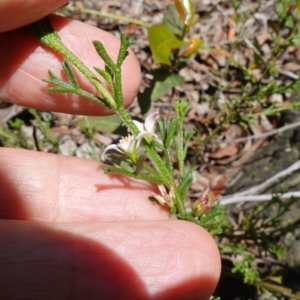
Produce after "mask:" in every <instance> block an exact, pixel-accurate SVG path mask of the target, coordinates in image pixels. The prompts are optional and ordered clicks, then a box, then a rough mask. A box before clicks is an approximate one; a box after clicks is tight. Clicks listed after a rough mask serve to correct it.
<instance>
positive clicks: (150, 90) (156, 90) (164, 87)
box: [137, 67, 184, 114]
mask: <svg viewBox="0 0 300 300" xmlns="http://www.w3.org/2000/svg"><path fill="white" fill-rule="evenodd" d="M152 75H153V80H152V82H151V86H150V87H147V88H145V90H144V91H143V92H142V93H139V94H138V96H137V97H138V102H139V106H140V108H141V112H142V114H146V113H147V112H148V111H149V109H150V107H151V102H152V101H155V100H157V99H159V98H161V97H163V96H164V95H165V94H166V93H167V92H168V90H169V89H170V88H172V87H174V86H176V85H181V84H183V83H184V78H183V77H181V76H179V75H177V74H172V73H170V71H169V70H168V69H166V68H164V67H161V68H159V69H156V70H154V71H153V73H152Z"/></svg>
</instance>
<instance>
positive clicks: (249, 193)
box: [220, 160, 300, 205]
mask: <svg viewBox="0 0 300 300" xmlns="http://www.w3.org/2000/svg"><path fill="white" fill-rule="evenodd" d="M299 169H300V160H298V161H297V162H295V163H294V164H292V165H291V166H289V167H288V168H287V169H285V170H283V171H281V172H279V173H277V174H276V175H275V176H273V177H271V178H269V179H268V180H266V181H265V182H263V183H261V184H259V185H257V186H254V187H252V188H250V189H248V190H246V191H243V192H240V193H236V194H233V195H227V196H224V197H222V198H221V200H220V203H221V204H222V205H228V204H232V203H241V202H245V201H269V200H271V199H272V194H264V195H257V194H259V193H260V192H262V191H264V190H266V189H267V188H268V187H270V186H272V185H273V184H274V183H275V182H276V181H279V180H281V179H283V178H284V177H287V176H288V175H290V174H292V173H294V172H296V171H297V170H299ZM292 196H294V197H300V191H299V192H298V191H297V192H289V193H285V194H282V195H281V198H282V199H286V198H289V197H292Z"/></svg>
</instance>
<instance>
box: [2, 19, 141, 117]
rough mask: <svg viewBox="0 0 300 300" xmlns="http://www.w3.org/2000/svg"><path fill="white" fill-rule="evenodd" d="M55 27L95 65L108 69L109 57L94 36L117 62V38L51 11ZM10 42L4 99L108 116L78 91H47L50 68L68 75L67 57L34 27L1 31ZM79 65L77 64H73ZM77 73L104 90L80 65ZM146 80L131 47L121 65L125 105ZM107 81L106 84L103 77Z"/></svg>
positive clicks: (75, 50) (77, 52)
mask: <svg viewBox="0 0 300 300" xmlns="http://www.w3.org/2000/svg"><path fill="white" fill-rule="evenodd" d="M51 21H52V24H53V27H54V28H55V30H57V31H58V32H59V35H60V36H61V39H62V41H63V43H64V44H65V45H66V46H67V48H69V49H70V50H71V51H72V52H73V53H74V54H75V55H76V56H77V57H79V58H80V60H82V61H83V63H84V64H86V66H87V67H88V68H89V69H90V70H93V68H94V67H95V66H96V67H98V68H100V69H103V68H104V62H103V61H102V60H101V59H100V57H99V56H98V54H97V52H96V51H95V49H94V47H93V45H92V41H93V40H100V41H101V42H102V43H103V44H104V46H105V48H106V50H107V52H108V53H109V55H110V56H111V58H112V59H113V61H116V59H117V56H118V51H119V47H120V41H119V39H118V38H116V37H114V36H112V35H111V34H109V33H108V32H105V31H103V30H101V29H98V28H96V27H92V26H89V25H87V24H84V23H81V22H78V21H75V20H70V19H66V18H63V17H59V16H51ZM1 40H3V42H4V45H5V47H2V48H1V49H0V65H1V66H2V72H1V75H0V87H1V92H0V99H1V100H3V101H8V100H9V101H11V102H13V103H15V104H19V105H22V106H27V107H32V108H37V109H40V110H51V111H59V112H64V113H72V114H82V115H105V114H109V113H111V111H109V110H108V109H107V108H105V107H104V106H102V105H99V104H98V103H95V102H92V101H91V100H87V99H85V98H82V97H80V96H78V95H76V94H66V93H64V94H62V93H54V94H46V93H45V90H46V88H47V87H49V85H48V84H46V83H45V82H42V79H48V78H49V77H48V76H49V75H48V70H51V71H53V73H54V74H56V75H57V76H59V77H61V76H62V77H63V76H65V75H64V73H63V70H62V66H61V62H62V61H63V60H64V58H63V57H62V56H61V55H59V54H58V53H57V52H55V51H53V50H51V49H49V48H47V47H45V46H42V45H41V44H40V43H39V41H38V39H37V38H35V37H34V36H33V35H32V33H31V32H29V30H26V29H25V28H20V29H17V30H14V31H11V32H7V33H4V34H2V35H0V43H1ZM74 69H75V68H74ZM75 74H76V76H77V77H78V81H79V83H80V85H81V87H82V88H83V89H85V90H87V91H88V92H91V93H95V94H96V95H99V93H98V92H97V91H96V90H95V88H94V87H93V86H92V85H91V84H90V83H89V81H88V80H87V79H86V78H85V77H84V76H83V75H82V74H81V73H80V72H79V71H77V70H75ZM140 81H141V71H140V66H139V63H138V61H137V59H136V57H135V55H134V53H133V52H132V51H131V50H129V55H128V56H127V57H126V59H125V61H124V63H123V65H122V91H123V97H124V105H125V107H127V106H129V105H130V104H131V102H132V101H133V100H134V99H135V96H136V94H137V92H138V89H139V85H140ZM103 83H104V85H107V84H106V83H105V82H104V81H103Z"/></svg>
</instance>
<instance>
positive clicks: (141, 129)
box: [133, 120, 145, 132]
mask: <svg viewBox="0 0 300 300" xmlns="http://www.w3.org/2000/svg"><path fill="white" fill-rule="evenodd" d="M133 123H134V124H135V126H136V127H137V128H138V130H139V131H140V132H143V131H145V128H144V124H143V123H141V122H139V121H136V120H133Z"/></svg>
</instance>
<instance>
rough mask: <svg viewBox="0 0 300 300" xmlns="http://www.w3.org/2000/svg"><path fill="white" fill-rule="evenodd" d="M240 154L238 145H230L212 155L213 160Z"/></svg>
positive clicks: (210, 155)
mask: <svg viewBox="0 0 300 300" xmlns="http://www.w3.org/2000/svg"><path fill="white" fill-rule="evenodd" d="M238 152H239V147H238V146H237V145H236V144H229V145H227V146H226V147H224V148H219V149H218V150H217V151H216V152H214V153H210V154H209V157H210V158H212V159H219V158H223V157H227V156H232V155H236V154H237V153H238Z"/></svg>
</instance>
